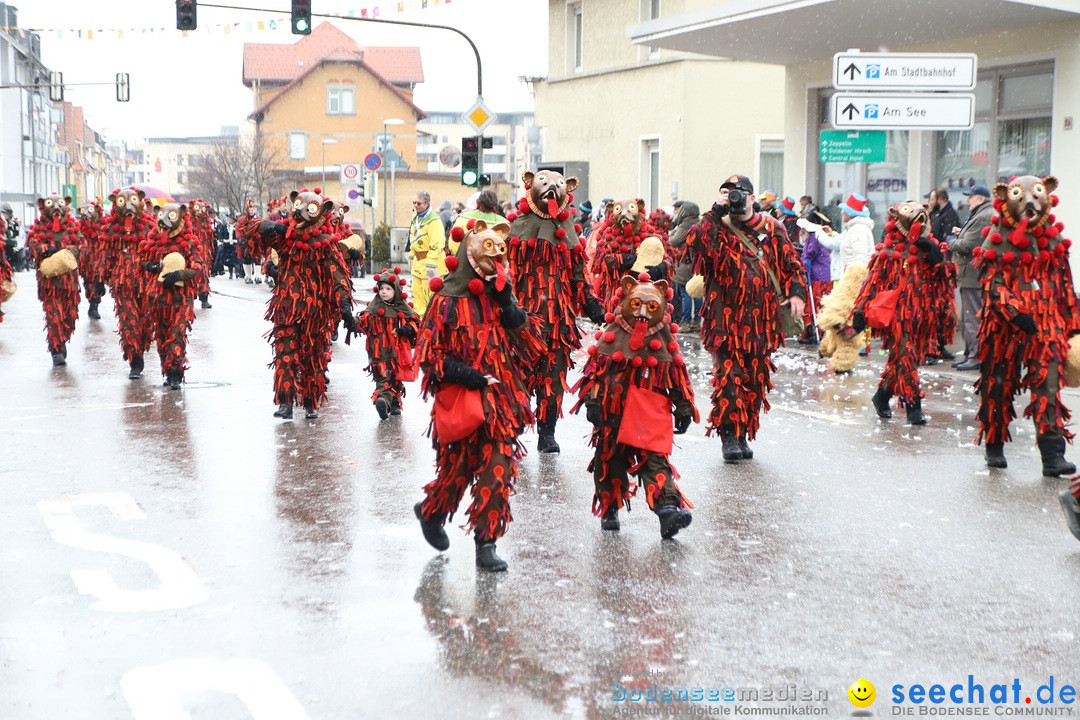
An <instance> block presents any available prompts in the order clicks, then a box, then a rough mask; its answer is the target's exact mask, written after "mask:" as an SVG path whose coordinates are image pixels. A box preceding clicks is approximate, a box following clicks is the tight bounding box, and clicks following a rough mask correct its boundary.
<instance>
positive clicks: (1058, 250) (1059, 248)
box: [1054, 245, 1065, 257]
mask: <svg viewBox="0 0 1080 720" xmlns="http://www.w3.org/2000/svg"><path fill="white" fill-rule="evenodd" d="M1054 254H1055V255H1057V256H1058V257H1061V256H1062V255H1064V254H1065V246H1064V245H1058V246H1056V247H1055V248H1054Z"/></svg>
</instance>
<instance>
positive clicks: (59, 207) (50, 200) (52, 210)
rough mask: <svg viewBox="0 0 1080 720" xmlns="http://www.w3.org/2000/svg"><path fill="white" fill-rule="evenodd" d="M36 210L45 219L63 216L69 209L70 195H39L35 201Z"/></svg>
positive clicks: (65, 215)
mask: <svg viewBox="0 0 1080 720" xmlns="http://www.w3.org/2000/svg"><path fill="white" fill-rule="evenodd" d="M37 206H38V212H40V213H41V217H42V218H43V219H45V220H52V219H53V218H61V219H62V218H65V217H67V214H68V213H69V212H70V211H71V196H70V195H65V196H64V197H60V196H59V195H56V194H55V193H54V194H52V195H49V196H47V197H40V198H38V201H37Z"/></svg>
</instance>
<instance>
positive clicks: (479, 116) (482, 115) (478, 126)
mask: <svg viewBox="0 0 1080 720" xmlns="http://www.w3.org/2000/svg"><path fill="white" fill-rule="evenodd" d="M461 119H462V120H464V121H465V122H467V123H468V124H469V127H471V128H472V129H473V130H474V131H475V132H476V134H477V135H483V134H484V129H485V128H487V126H488V125H490V124H491V123H493V122H495V113H493V112H491V111H490V110H488V108H487V105H485V104H484V98H482V97H479V96H478V97H477V98H476V102H475V103H473V106H472V107H471V108H469V109H468V110H466V111H465V112H464V113H463V114H462V116H461Z"/></svg>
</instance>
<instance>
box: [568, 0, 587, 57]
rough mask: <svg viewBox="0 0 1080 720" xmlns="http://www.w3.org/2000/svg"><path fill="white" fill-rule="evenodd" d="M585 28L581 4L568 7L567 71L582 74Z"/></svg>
mask: <svg viewBox="0 0 1080 720" xmlns="http://www.w3.org/2000/svg"><path fill="white" fill-rule="evenodd" d="M583 33H584V26H583V24H582V17H581V3H579V2H576V3H571V4H569V5H567V6H566V59H567V65H568V67H567V70H569V71H571V72H581V68H582V60H583V54H584V52H583V51H584V45H585V43H584V37H583Z"/></svg>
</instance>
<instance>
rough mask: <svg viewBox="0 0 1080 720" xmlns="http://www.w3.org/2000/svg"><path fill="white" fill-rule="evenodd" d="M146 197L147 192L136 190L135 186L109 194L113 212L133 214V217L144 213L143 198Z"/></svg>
mask: <svg viewBox="0 0 1080 720" xmlns="http://www.w3.org/2000/svg"><path fill="white" fill-rule="evenodd" d="M145 199H146V193H144V192H143V191H142V190H135V189H133V188H126V189H124V190H121V191H120V192H118V193H114V194H113V195H110V196H109V201H110V202H111V203H112V206H113V213H115V214H116V215H131V216H133V217H138V216H139V215H142V212H143V200H145Z"/></svg>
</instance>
